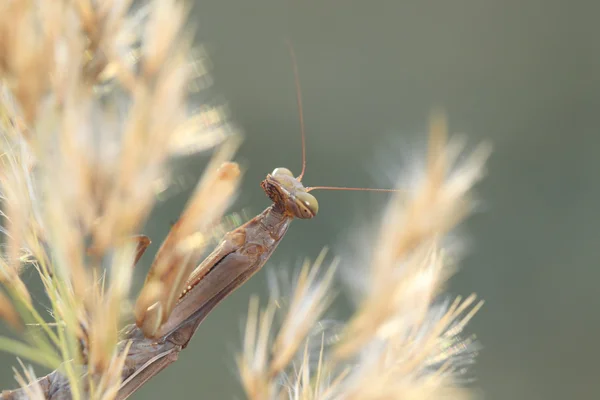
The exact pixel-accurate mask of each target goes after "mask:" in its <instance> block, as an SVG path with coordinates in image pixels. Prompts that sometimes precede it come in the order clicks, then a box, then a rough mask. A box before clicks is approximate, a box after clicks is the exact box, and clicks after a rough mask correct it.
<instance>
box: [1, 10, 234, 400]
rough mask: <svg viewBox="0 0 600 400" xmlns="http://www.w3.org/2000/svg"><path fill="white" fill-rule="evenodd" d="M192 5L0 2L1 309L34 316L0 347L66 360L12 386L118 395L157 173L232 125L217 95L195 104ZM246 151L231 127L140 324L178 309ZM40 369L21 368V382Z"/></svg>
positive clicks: (30, 394) (46, 394)
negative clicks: (41, 290)
mask: <svg viewBox="0 0 600 400" xmlns="http://www.w3.org/2000/svg"><path fill="white" fill-rule="evenodd" d="M186 11H187V10H186V8H185V7H184V6H183V5H182V2H180V1H176V0H167V1H165V0H160V1H158V0H157V1H151V2H150V3H149V4H146V5H144V6H142V7H141V8H139V7H138V8H135V9H134V8H132V2H131V1H114V0H107V1H103V2H93V1H90V0H73V1H66V2H63V1H51V0H39V1H16V0H9V1H5V2H2V4H1V5H0V133H1V134H2V138H0V141H1V142H0V147H1V151H2V154H3V156H2V159H1V164H0V191H1V194H2V208H3V216H4V223H3V230H2V232H3V234H4V235H5V237H4V241H5V243H6V246H5V247H4V251H3V252H2V253H1V254H0V272H1V273H0V282H1V283H2V284H3V285H4V287H5V289H6V290H7V293H8V294H10V297H11V299H10V300H9V299H8V298H7V297H6V296H5V295H3V294H2V293H1V292H0V296H1V297H0V316H2V317H3V318H4V319H5V320H6V321H8V322H9V323H10V324H11V326H13V327H14V328H22V325H23V324H22V322H25V323H26V324H27V327H28V328H26V329H25V335H24V338H25V339H24V341H20V340H15V339H10V338H1V339H0V347H1V348H3V349H4V350H9V351H10V350H12V351H13V352H15V353H17V355H19V356H20V357H23V358H26V359H28V360H29V361H34V362H37V363H40V364H42V365H44V366H46V367H49V368H52V369H56V371H55V373H53V374H51V375H49V376H48V377H45V378H43V379H42V380H40V381H38V382H37V383H32V385H31V386H28V387H27V388H26V389H23V391H22V392H5V393H3V395H2V396H0V398H22V397H23V396H25V398H35V397H36V396H38V397H39V395H40V392H41V394H42V396H43V397H42V398H50V397H52V396H68V397H71V398H74V399H79V398H90V399H106V400H108V399H114V398H116V397H117V395H118V391H119V389H120V386H121V383H122V380H123V378H124V377H123V373H122V371H123V369H124V366H125V363H126V361H127V359H128V357H129V348H130V347H129V346H130V345H131V343H130V342H128V341H125V342H120V340H121V339H122V337H120V335H119V331H120V329H121V328H122V327H123V323H124V322H125V321H126V319H127V318H129V316H130V315H131V311H132V307H131V305H130V303H129V298H130V296H131V293H130V287H131V281H132V278H133V272H132V271H133V265H134V263H135V262H136V260H137V259H138V258H139V256H140V252H142V251H143V249H144V248H145V247H147V245H148V244H149V243H148V241H147V238H145V237H143V236H139V235H138V233H139V229H140V228H141V227H142V225H143V224H144V223H145V221H146V220H147V218H148V214H149V212H150V210H151V208H152V206H153V205H154V202H155V200H156V190H155V188H156V185H157V182H163V181H165V180H166V179H168V166H167V162H168V161H169V159H170V158H171V157H172V156H173V155H177V154H180V153H181V148H182V146H183V144H185V145H186V146H192V147H193V148H194V149H195V150H197V151H199V150H205V149H208V148H210V147H213V146H216V145H219V146H221V143H222V142H223V140H222V139H223V137H225V136H231V135H228V134H227V132H226V131H225V130H224V129H223V128H224V121H223V118H222V112H221V111H219V110H218V109H214V108H205V109H203V110H202V113H203V114H204V115H202V114H200V115H193V116H191V117H190V116H189V115H188V114H189V112H188V110H189V108H190V107H189V104H188V100H187V96H188V88H189V85H190V82H191V80H192V79H195V78H197V77H195V76H193V70H192V68H191V65H190V63H189V60H188V55H189V53H190V42H191V35H190V33H191V32H188V31H186V29H185V28H184V26H183V23H184V19H185V15H186ZM196 69H197V70H199V71H203V69H201V68H200V69H198V68H196ZM217 125H218V126H217ZM182 134H185V140H184V141H183V142H182V139H181V137H180V136H178V135H182ZM215 138H217V139H215ZM182 143H183V144H182ZM235 150H236V145H235V142H231V141H229V140H227V141H226V143H225V144H224V145H222V146H221V149H220V151H219V152H217V155H216V156H215V158H214V159H213V161H212V163H211V165H210V166H209V168H208V169H207V172H206V174H205V176H204V178H203V180H202V181H201V182H200V183H199V185H198V188H197V190H196V194H195V195H194V197H193V198H192V200H191V201H190V203H189V204H188V207H187V209H186V211H185V212H184V214H183V215H182V218H181V220H180V222H179V223H178V224H177V229H174V231H173V232H172V234H171V235H170V236H169V239H168V241H167V242H166V243H165V245H163V247H162V249H161V253H160V257H159V258H158V259H157V262H155V268H154V269H153V272H152V274H151V275H150V276H149V279H148V281H147V284H146V286H145V289H144V291H143V292H142V296H141V297H140V299H141V300H140V301H141V306H140V307H141V309H143V310H145V309H146V308H149V307H153V306H154V304H155V303H156V302H157V301H158V300H157V299H156V298H153V297H152V296H148V292H152V291H153V290H154V291H156V290H158V291H160V292H161V293H165V295H164V297H162V296H159V298H160V300H159V303H160V306H161V307H163V311H162V312H161V313H160V314H159V315H158V316H155V315H154V316H152V317H151V318H147V320H146V318H144V316H142V317H141V320H142V322H141V323H142V324H143V325H144V326H152V325H154V324H157V323H158V324H160V323H162V322H164V320H165V319H166V318H168V316H169V313H170V310H171V309H172V305H173V302H174V300H173V299H175V300H176V299H177V296H178V295H179V293H180V292H181V286H182V285H183V283H182V282H184V281H185V278H186V274H189V270H190V268H191V267H193V266H195V265H196V263H197V262H198V261H199V260H198V258H199V257H200V255H201V254H202V251H203V249H204V246H205V244H206V242H207V240H205V238H206V237H209V236H210V231H211V229H212V228H213V227H214V226H215V224H218V223H219V220H220V218H221V215H222V214H223V212H224V211H225V209H226V207H227V205H228V204H229V202H230V200H231V198H232V197H233V195H234V194H235V191H236V188H237V182H238V178H239V174H240V173H239V168H238V167H237V165H235V164H233V163H226V162H227V161H228V160H229V159H230V158H231V157H232V155H233V152H234V151H235ZM223 163H226V164H225V165H224V166H223V167H222V168H220V169H219V168H218V167H219V166H220V165H221V164H223ZM202 235H203V236H202ZM167 253H172V254H167ZM161 257H162V258H161ZM163 258H166V259H167V260H170V262H167V263H166V267H167V268H163V269H162V270H161V267H164V266H165V263H163V262H162V261H163ZM181 260H185V262H182V263H181V264H182V265H184V266H185V268H182V267H180V263H179V262H180V261H181ZM27 265H33V266H34V267H35V268H36V269H37V271H38V272H39V275H40V278H41V280H42V282H43V284H44V287H45V290H46V294H47V296H48V298H49V300H50V304H51V317H52V318H53V319H54V324H48V323H47V322H46V321H45V320H44V319H45V318H46V316H44V315H41V314H39V313H38V312H37V311H36V310H35V308H34V307H33V305H32V304H31V296H30V294H29V292H28V290H27V288H26V287H25V285H24V284H23V282H22V281H21V279H20V276H19V274H20V272H21V270H22V269H23V267H25V266H27ZM173 266H176V267H179V268H174V267H173ZM157 268H158V271H157ZM165 274H167V275H168V278H166V277H165V276H166V275H165ZM156 277H158V279H155V278H156ZM149 298H150V300H148V299H149ZM163 302H164V304H163ZM138 304H140V303H138ZM16 310H19V311H20V314H17V312H16ZM21 320H22V321H21ZM32 324H33V325H35V327H34V328H31V325H32ZM40 332H41V334H40ZM33 378H34V376H33V374H32V373H30V371H29V369H25V375H24V376H19V382H20V383H21V384H22V386H26V384H27V383H28V382H31V381H32V380H33ZM51 393H52V394H51Z"/></svg>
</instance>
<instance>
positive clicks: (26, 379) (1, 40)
mask: <svg viewBox="0 0 600 400" xmlns="http://www.w3.org/2000/svg"><path fill="white" fill-rule="evenodd" d="M186 12H187V9H186V7H185V6H183V5H182V3H181V2H179V1H177V0H155V1H151V2H150V3H149V4H147V5H144V6H142V7H137V8H134V7H132V2H131V1H116V0H106V1H102V2H94V1H91V0H73V1H50V0H35V1H34V0H29V1H17V0H8V1H4V2H2V3H1V4H0V133H1V135H2V136H1V138H0V152H1V153H2V157H1V158H0V193H1V198H0V200H1V202H2V217H3V219H4V221H3V224H2V231H1V233H2V235H3V238H2V240H3V241H4V246H3V247H2V248H1V251H0V283H1V284H2V287H3V291H2V292H0V318H2V319H3V320H4V321H6V322H7V323H8V325H9V326H10V327H11V328H12V329H14V330H15V331H18V332H19V338H17V339H15V338H9V337H2V338H0V349H1V350H5V351H10V352H12V353H14V354H15V355H17V356H18V357H21V358H23V359H26V360H27V361H29V362H34V363H37V364H40V365H43V366H45V367H48V368H51V369H54V370H55V372H54V373H52V374H50V375H48V376H47V377H44V378H42V379H39V380H37V379H36V377H35V375H34V372H33V369H32V368H31V367H30V366H25V365H24V364H21V367H22V370H23V373H20V372H17V371H16V370H15V376H16V378H17V381H18V383H19V384H20V385H21V387H22V388H21V389H20V390H16V391H6V392H3V393H2V395H0V398H2V399H14V398H30V399H46V398H48V399H49V398H58V397H60V396H65V397H68V398H73V399H83V398H85V399H88V398H89V399H102V400H110V399H115V398H118V397H119V389H120V388H121V387H122V386H121V385H122V383H123V379H124V374H123V371H125V370H127V369H128V368H130V361H132V360H131V359H130V358H132V357H135V356H139V354H140V352H141V353H144V352H147V354H146V355H147V356H148V357H149V356H150V355H152V354H151V353H148V349H150V348H151V346H152V345H153V344H154V342H153V341H152V340H153V339H152V338H154V337H156V336H160V332H161V331H160V328H161V326H163V325H164V324H165V322H166V321H167V320H168V319H169V317H170V315H171V312H172V311H173V308H174V307H175V304H176V302H177V300H178V299H179V296H180V295H181V293H182V292H184V290H185V283H186V279H187V277H188V276H189V275H190V273H191V271H192V269H193V268H194V267H195V266H196V265H197V264H198V262H199V257H200V256H201V255H202V254H203V252H204V250H205V248H206V246H207V244H209V243H210V242H211V240H212V238H213V236H214V234H215V232H217V231H218V224H219V221H220V220H221V217H222V215H223V213H224V212H225V211H226V209H227V207H228V205H229V204H230V202H231V200H232V198H233V197H234V196H235V194H236V191H237V185H238V182H239V177H240V170H239V167H238V166H237V164H235V163H232V162H230V160H231V158H232V157H233V155H234V153H235V150H236V149H237V144H238V142H237V139H236V135H235V132H233V131H231V130H230V129H228V125H227V123H226V121H225V118H224V115H223V111H222V110H221V109H220V108H217V107H208V106H207V107H204V108H202V109H201V110H200V111H199V112H197V113H195V114H193V113H192V114H191V113H190V105H189V102H188V91H189V89H190V85H191V81H192V79H196V80H198V79H197V78H198V76H194V74H199V73H200V74H204V73H205V71H206V68H205V67H203V66H202V65H201V64H199V63H198V62H196V63H195V64H192V63H190V60H189V58H188V56H189V54H191V47H190V42H191V37H192V35H191V32H190V30H189V29H187V28H186V27H184V19H185V15H186ZM196 61H198V60H196ZM201 78H204V76H203V77H201ZM213 148H217V151H216V152H214V155H213V158H212V161H211V162H210V164H209V166H208V167H207V169H206V170H205V173H204V176H203V178H202V179H201V181H200V182H199V184H198V186H197V188H196V190H195V192H194V194H193V195H192V197H191V199H190V201H189V202H188V205H187V206H186V209H185V210H184V212H183V213H182V216H181V218H180V220H179V221H178V222H177V224H175V226H174V227H173V229H172V230H171V232H170V234H169V235H168V237H167V239H166V240H165V242H164V243H163V244H162V246H161V249H160V250H159V252H158V254H157V255H156V257H155V260H154V262H153V265H152V268H151V271H150V273H149V274H148V277H147V279H146V282H145V284H144V287H143V289H142V291H141V293H140V295H139V297H138V298H137V301H136V302H135V305H133V304H132V302H131V300H130V299H131V297H132V293H131V292H130V291H131V286H132V279H133V273H132V271H133V265H134V264H135V262H136V261H137V259H139V257H140V255H141V253H142V252H143V251H144V249H145V248H146V247H147V246H148V244H149V241H148V238H146V237H145V236H140V235H139V230H140V229H141V227H142V226H143V224H144V223H145V222H146V221H147V219H148V218H149V213H150V210H151V208H152V207H153V205H154V204H155V201H156V197H157V196H156V194H157V192H156V189H157V187H159V186H162V185H164V182H166V181H168V179H169V169H168V161H169V159H170V158H172V157H174V156H177V155H180V154H185V153H187V152H188V151H189V150H190V149H193V151H202V150H208V149H213ZM459 150H460V149H459V148H458V147H457V146H456V143H454V142H448V141H447V138H446V127H445V121H444V120H443V118H442V117H440V116H437V117H435V118H434V120H433V123H432V133H431V142H430V147H429V155H428V164H427V169H426V171H425V172H426V173H425V175H424V178H423V179H422V180H421V181H420V182H419V184H418V185H417V186H416V187H414V188H411V189H410V190H409V191H408V195H406V194H402V195H398V196H396V197H395V198H394V199H393V200H392V201H391V202H390V204H389V206H388V209H387V211H386V214H385V216H384V219H383V221H385V222H384V223H383V224H382V226H381V230H380V233H379V236H378V239H377V241H376V244H375V247H374V251H373V254H374V256H373V258H372V260H370V263H369V265H366V266H365V268H364V270H363V271H362V272H361V273H362V274H363V275H362V276H361V277H359V279H358V280H359V281H362V282H364V283H365V284H364V287H362V290H361V292H360V293H358V294H357V295H356V296H357V300H358V307H357V309H356V310H355V313H354V315H353V316H352V318H351V319H350V320H349V321H346V322H344V323H340V324H337V325H335V327H336V329H330V326H329V325H328V324H327V323H326V322H324V321H323V320H322V319H323V317H324V314H325V313H326V311H327V310H328V307H329V305H330V303H331V300H332V294H331V290H332V287H333V283H334V272H335V267H334V266H328V267H326V268H325V267H323V265H322V264H323V262H324V254H323V255H322V256H320V257H319V258H318V260H317V261H316V262H315V264H313V265H312V266H311V265H310V264H308V263H307V264H305V265H304V267H303V269H302V271H301V273H300V274H299V276H298V277H297V280H296V282H295V285H294V288H293V290H292V292H291V300H290V302H289V305H288V306H287V307H286V308H285V312H283V317H282V324H281V325H280V326H279V327H278V328H277V329H276V328H275V327H274V325H275V323H274V321H275V315H276V313H277V312H279V313H282V309H279V310H278V307H277V304H278V303H276V300H277V299H275V300H272V301H271V302H269V304H268V305H267V306H266V308H265V309H264V310H262V311H261V310H260V309H259V302H258V300H257V299H253V300H252V301H251V302H250V309H249V315H248V321H247V326H246V331H245V337H244V346H243V351H242V353H241V354H240V355H239V356H238V359H237V361H238V366H239V370H240V375H241V381H242V384H243V387H244V389H245V391H246V394H247V397H248V398H249V399H275V398H277V399H280V398H289V399H305V400H309V399H342V398H343V399H397V398H401V399H430V398H436V399H437V398H453V399H462V398H466V397H468V395H469V391H468V390H466V389H464V388H462V387H461V385H460V382H459V381H458V380H457V379H456V377H457V375H458V373H459V372H460V369H461V368H462V366H463V365H466V364H468V363H469V362H470V359H471V357H472V345H471V341H470V340H469V339H463V338H461V336H460V334H461V332H462V330H463V328H464V326H465V325H466V324H467V322H468V321H469V320H470V318H471V317H472V316H473V315H474V314H475V312H476V311H477V310H478V309H479V308H480V307H481V302H478V301H477V300H476V298H475V296H474V295H472V296H469V297H467V298H466V299H464V300H463V299H460V298H457V299H455V300H454V301H453V302H451V303H447V304H444V303H441V302H440V295H441V293H442V290H443V287H444V283H445V281H446V280H447V278H448V277H449V276H450V274H451V273H452V272H453V271H454V267H453V265H451V263H450V262H449V260H448V257H446V256H445V250H444V248H443V243H444V242H443V238H444V236H445V235H447V234H448V233H449V232H450V231H451V230H452V229H453V228H454V227H455V226H456V225H457V224H459V223H460V222H461V221H462V220H463V219H464V218H465V217H466V216H467V215H468V214H469V213H470V211H471V209H472V204H473V201H472V195H471V188H472V186H473V185H474V184H475V182H476V181H477V180H478V179H480V177H481V176H482V173H483V164H484V161H485V158H486V156H487V153H488V149H487V148H485V147H481V148H479V149H478V150H476V151H475V152H474V153H473V154H472V155H471V157H470V158H468V159H467V160H466V161H465V162H463V163H461V164H460V165H459V166H458V167H456V166H455V164H456V161H457V156H458V154H459ZM405 193H406V192H405ZM28 267H33V268H35V269H36V271H37V272H38V274H39V277H40V279H41V281H42V283H43V286H44V289H45V292H46V294H47V296H48V299H49V301H50V310H49V311H50V312H49V315H45V314H41V313H40V312H39V311H38V310H37V309H36V308H35V307H34V305H33V304H32V300H31V295H30V293H29V291H28V289H27V287H26V286H25V285H24V283H23V281H22V280H21V277H20V276H21V273H22V271H23V269H24V268H28ZM355 280H356V279H355ZM132 316H135V318H136V322H137V325H138V326H139V327H140V329H141V332H142V333H143V335H142V336H143V337H142V339H140V341H138V342H135V341H134V340H133V339H132V338H131V337H126V339H128V340H125V341H121V339H122V338H123V337H122V336H121V333H122V331H121V328H122V327H123V326H124V324H125V322H127V320H128V319H130V318H131V317H132ZM48 319H49V321H48ZM274 329H275V331H274V332H273V330H274ZM129 339H131V340H129ZM174 351H175V350H172V349H171V350H168V351H165V352H164V353H161V355H160V357H163V356H164V357H168V356H170V355H172V354H174V353H173V352H174ZM177 351H178V350H177ZM136 352H137V353H136ZM143 355H144V354H142V356H143ZM142 358H143V357H142Z"/></svg>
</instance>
